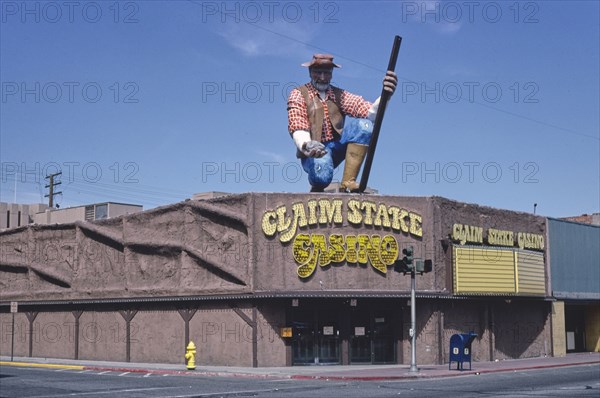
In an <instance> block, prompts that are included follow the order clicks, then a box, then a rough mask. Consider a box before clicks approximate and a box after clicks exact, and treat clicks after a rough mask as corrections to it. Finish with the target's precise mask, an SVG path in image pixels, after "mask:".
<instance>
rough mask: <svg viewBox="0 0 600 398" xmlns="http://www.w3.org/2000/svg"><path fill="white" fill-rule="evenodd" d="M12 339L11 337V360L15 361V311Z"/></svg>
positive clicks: (13, 314)
mask: <svg viewBox="0 0 600 398" xmlns="http://www.w3.org/2000/svg"><path fill="white" fill-rule="evenodd" d="M11 335H12V339H11V343H10V361H11V362H12V361H13V358H14V356H13V354H14V352H15V313H14V312H13V313H12V333H11Z"/></svg>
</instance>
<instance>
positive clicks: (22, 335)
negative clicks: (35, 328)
mask: <svg viewBox="0 0 600 398" xmlns="http://www.w3.org/2000/svg"><path fill="white" fill-rule="evenodd" d="M12 322H13V321H12V314H0V330H1V331H2V338H1V339H0V355H2V356H10V353H11V349H12V348H11V347H12V344H13V338H12V325H13V323H12ZM14 325H15V328H14V330H15V334H14V356H16V357H24V356H27V355H29V321H28V320H27V317H26V316H25V314H22V313H21V314H19V313H17V314H15V323H14Z"/></svg>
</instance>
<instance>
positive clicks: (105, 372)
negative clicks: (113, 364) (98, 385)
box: [98, 370, 111, 375]
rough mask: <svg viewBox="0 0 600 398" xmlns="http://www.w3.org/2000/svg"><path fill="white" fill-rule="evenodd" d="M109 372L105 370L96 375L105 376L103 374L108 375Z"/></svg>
mask: <svg viewBox="0 0 600 398" xmlns="http://www.w3.org/2000/svg"><path fill="white" fill-rule="evenodd" d="M110 372H111V371H110V370H105V371H104V372H100V373H98V374H99V375H105V374H107V373H110Z"/></svg>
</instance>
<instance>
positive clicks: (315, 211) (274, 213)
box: [262, 199, 423, 278]
mask: <svg viewBox="0 0 600 398" xmlns="http://www.w3.org/2000/svg"><path fill="white" fill-rule="evenodd" d="M343 204H344V202H343V201H342V200H341V199H319V200H317V199H311V200H308V201H307V202H306V203H304V202H298V203H294V204H292V205H291V206H290V207H288V206H287V205H281V206H279V207H277V208H276V209H274V210H267V211H265V212H264V214H263V217H262V230H263V232H264V234H265V235H266V236H268V237H273V236H278V237H279V241H280V242H282V243H287V242H290V241H291V242H292V254H293V257H294V261H296V263H297V264H298V265H299V267H298V269H297V273H298V276H300V277H301V278H308V277H309V276H311V275H312V274H313V273H314V271H315V269H316V267H317V265H320V266H326V265H328V264H331V263H341V262H344V261H346V262H348V263H360V264H367V263H370V264H371V266H373V268H375V269H376V270H377V271H379V272H382V273H386V272H387V267H388V266H390V265H392V264H394V262H395V261H396V259H397V258H398V253H399V248H398V241H397V240H396V238H395V236H394V235H383V236H381V235H378V234H370V235H368V234H356V235H353V234H323V233H308V232H304V231H299V229H303V228H306V227H331V226H342V225H343V224H344V223H345V222H347V223H348V224H351V225H354V226H357V227H361V226H374V227H380V228H382V229H387V230H389V231H390V232H396V233H404V234H409V235H412V236H415V237H422V236H423V229H422V222H423V219H422V217H421V215H419V214H417V213H414V212H411V211H408V210H406V209H403V208H400V207H397V206H389V205H386V204H383V203H375V202H372V201H369V200H357V199H351V200H348V203H347V205H346V207H345V208H344V206H343ZM328 230H329V228H328Z"/></svg>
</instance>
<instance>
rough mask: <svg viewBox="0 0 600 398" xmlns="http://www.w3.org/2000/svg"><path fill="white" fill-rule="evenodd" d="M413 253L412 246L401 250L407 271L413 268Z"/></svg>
mask: <svg viewBox="0 0 600 398" xmlns="http://www.w3.org/2000/svg"><path fill="white" fill-rule="evenodd" d="M414 253H415V249H414V248H413V247H412V246H407V247H405V248H404V249H402V254H404V258H403V260H404V263H405V264H406V266H407V267H408V268H409V269H412V267H413V255H414Z"/></svg>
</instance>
